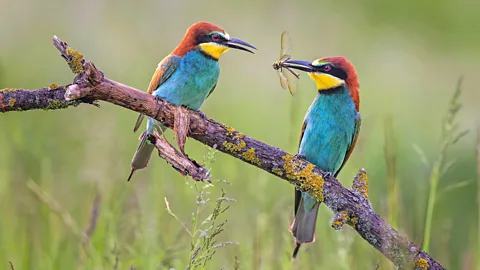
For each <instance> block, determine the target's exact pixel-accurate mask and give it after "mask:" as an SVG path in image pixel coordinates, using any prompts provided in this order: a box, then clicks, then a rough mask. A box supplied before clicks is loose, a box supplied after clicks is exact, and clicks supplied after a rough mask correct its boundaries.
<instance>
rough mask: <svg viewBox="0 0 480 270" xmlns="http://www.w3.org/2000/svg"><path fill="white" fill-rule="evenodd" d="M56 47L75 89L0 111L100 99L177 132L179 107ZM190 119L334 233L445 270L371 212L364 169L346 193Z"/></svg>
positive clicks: (274, 153)
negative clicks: (283, 184)
mask: <svg viewBox="0 0 480 270" xmlns="http://www.w3.org/2000/svg"><path fill="white" fill-rule="evenodd" d="M53 42H54V44H55V47H56V48H57V49H58V50H59V51H60V52H61V54H62V56H63V58H64V59H65V60H66V61H67V62H68V64H69V67H70V68H71V69H72V71H73V72H74V73H75V74H78V75H77V76H76V77H75V79H74V81H73V84H70V85H67V86H65V87H58V88H56V89H53V90H48V89H45V88H42V89H38V90H31V91H25V90H15V91H13V92H8V91H6V92H0V111H2V112H8V111H13V110H16V109H14V108H18V109H21V110H30V109H44V108H48V104H51V103H52V102H53V101H56V102H59V103H60V104H63V105H62V106H60V107H62V108H64V107H68V106H76V105H78V104H80V103H93V102H94V101H97V100H101V101H106V102H109V103H113V104H115V105H118V106H121V107H124V108H126V109H129V110H132V111H135V112H139V113H142V114H145V115H147V116H149V117H153V118H155V119H157V120H158V121H160V122H161V123H162V124H163V125H164V126H166V127H168V128H171V129H172V128H174V122H175V121H174V117H175V112H176V109H177V108H176V107H175V106H174V105H172V104H170V103H168V102H166V101H163V100H159V101H155V99H154V98H153V96H152V95H149V94H147V93H145V92H142V91H139V90H137V89H134V88H132V87H130V86H127V85H123V84H121V83H118V82H116V81H113V80H111V79H108V78H107V77H105V76H104V75H103V73H102V72H100V71H98V70H97V69H96V68H95V66H94V65H93V63H92V62H89V61H85V60H84V59H83V56H82V55H81V54H80V53H78V52H76V51H75V50H73V49H71V48H70V47H69V46H68V45H67V44H66V43H65V42H63V41H61V40H59V39H58V38H57V37H54V39H53ZM12 98H14V99H15V101H14V102H12V101H11V100H12ZM11 103H13V104H11ZM10 105H13V106H10ZM50 109H56V107H55V108H53V107H51V108H50ZM185 114H186V116H185V117H187V118H188V119H189V120H188V122H189V133H188V136H189V137H191V138H193V139H195V140H197V141H199V142H201V143H203V144H206V145H208V146H210V147H213V148H216V149H218V150H219V151H222V152H224V153H227V154H229V155H231V156H233V157H236V158H238V159H240V160H242V161H244V162H247V163H249V164H251V165H253V166H256V167H258V168H260V169H263V170H265V171H267V172H269V173H271V174H274V175H275V176H277V177H279V178H281V179H284V180H286V181H288V182H289V183H291V184H293V185H295V186H296V187H297V188H298V189H300V190H302V191H305V192H307V193H309V194H310V195H312V196H314V197H315V198H317V199H318V200H319V201H322V202H323V203H325V205H327V206H328V207H329V208H330V209H331V210H332V211H333V212H334V213H335V217H334V220H333V222H332V225H334V227H335V228H337V229H339V228H341V227H342V225H343V223H347V224H348V225H350V226H351V227H352V228H353V229H355V230H356V231H357V232H358V234H359V235H360V236H362V237H363V238H364V239H365V240H366V241H367V242H368V243H370V244H371V245H372V246H373V247H375V248H376V249H377V250H379V251H380V252H381V253H382V254H384V255H385V256H386V257H387V258H388V259H389V260H390V261H392V262H393V263H394V264H395V265H396V266H398V267H399V268H401V269H422V270H423V269H444V268H443V267H442V266H441V265H440V264H439V263H438V262H436V261H435V260H434V259H433V258H432V257H430V255H428V254H427V253H426V252H424V251H422V250H421V249H420V248H419V247H418V246H417V245H415V244H414V243H412V242H410V241H409V240H408V239H407V238H405V237H404V236H402V235H401V234H399V233H398V232H397V231H396V230H395V229H394V228H392V227H391V226H390V225H389V224H388V223H387V222H385V220H384V219H383V218H382V217H380V216H379V215H378V214H377V213H376V212H375V211H374V210H373V209H372V206H371V204H370V202H369V201H368V195H367V191H368V182H367V176H366V172H365V171H364V170H361V171H360V172H359V174H358V175H357V177H356V178H355V182H354V186H353V188H352V189H347V188H345V187H343V186H342V185H341V184H340V182H339V181H338V180H337V179H335V178H334V177H333V176H331V175H328V174H326V173H325V172H323V171H322V170H320V169H319V168H317V167H316V166H314V165H313V164H311V163H309V162H308V161H306V160H304V159H302V158H300V157H297V156H295V155H291V154H289V153H286V152H285V151H283V150H281V149H278V148H276V147H274V146H270V145H268V144H265V143H263V142H260V141H257V140H255V139H253V138H251V137H249V136H247V135H245V134H243V133H241V132H238V131H236V130H235V129H233V128H231V127H228V126H225V125H224V124H222V123H219V122H217V121H215V120H212V119H209V118H206V117H202V115H201V114H200V113H198V112H195V111H191V110H185Z"/></svg>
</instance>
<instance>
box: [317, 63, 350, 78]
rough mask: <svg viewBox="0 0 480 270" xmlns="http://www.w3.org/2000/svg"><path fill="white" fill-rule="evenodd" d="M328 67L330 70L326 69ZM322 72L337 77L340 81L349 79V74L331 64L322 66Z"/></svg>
mask: <svg viewBox="0 0 480 270" xmlns="http://www.w3.org/2000/svg"><path fill="white" fill-rule="evenodd" d="M327 66H329V67H330V69H328V68H326V67H327ZM321 71H322V72H323V73H326V74H330V75H332V76H335V77H337V78H339V79H342V80H346V79H347V73H346V72H345V71H344V70H343V69H341V68H337V67H335V66H333V65H330V64H327V65H324V66H322V67H321Z"/></svg>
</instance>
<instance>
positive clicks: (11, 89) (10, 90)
mask: <svg viewBox="0 0 480 270" xmlns="http://www.w3.org/2000/svg"><path fill="white" fill-rule="evenodd" d="M17 90H21V89H19V88H3V89H1V90H0V92H13V91H17Z"/></svg>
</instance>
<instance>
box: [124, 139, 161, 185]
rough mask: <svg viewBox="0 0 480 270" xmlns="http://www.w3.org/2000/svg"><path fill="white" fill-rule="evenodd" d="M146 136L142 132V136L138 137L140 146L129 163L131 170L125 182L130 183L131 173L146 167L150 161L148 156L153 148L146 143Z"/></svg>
mask: <svg viewBox="0 0 480 270" xmlns="http://www.w3.org/2000/svg"><path fill="white" fill-rule="evenodd" d="M147 135H148V134H147V132H143V134H142V136H141V137H140V139H141V141H140V144H139V145H138V148H137V151H136V152H135V155H134V156H133V158H132V162H131V163H130V165H131V167H132V170H131V171H130V175H129V176H128V180H127V181H130V179H131V178H132V176H133V173H134V172H135V171H136V170H140V169H143V168H145V167H147V165H148V162H149V161H150V156H151V155H152V152H153V149H154V148H155V146H154V145H153V144H151V143H149V142H148V141H147Z"/></svg>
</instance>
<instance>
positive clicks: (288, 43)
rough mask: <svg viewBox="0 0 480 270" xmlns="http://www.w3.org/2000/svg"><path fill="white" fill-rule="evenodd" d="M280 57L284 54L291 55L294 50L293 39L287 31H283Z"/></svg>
mask: <svg viewBox="0 0 480 270" xmlns="http://www.w3.org/2000/svg"><path fill="white" fill-rule="evenodd" d="M280 48H281V49H280V58H283V56H284V55H289V57H290V53H291V51H292V40H291V39H290V35H289V34H288V32H287V31H283V33H282V37H281V41H280Z"/></svg>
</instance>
